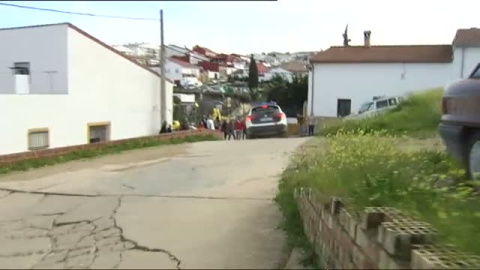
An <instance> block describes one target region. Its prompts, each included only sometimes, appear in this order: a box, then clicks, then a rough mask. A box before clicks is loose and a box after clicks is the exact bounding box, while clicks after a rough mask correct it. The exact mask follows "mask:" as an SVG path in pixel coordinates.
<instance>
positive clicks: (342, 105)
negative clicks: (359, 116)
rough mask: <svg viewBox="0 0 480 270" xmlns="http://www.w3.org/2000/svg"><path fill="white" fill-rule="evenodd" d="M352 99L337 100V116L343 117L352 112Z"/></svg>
mask: <svg viewBox="0 0 480 270" xmlns="http://www.w3.org/2000/svg"><path fill="white" fill-rule="evenodd" d="M351 108H352V101H351V100H350V99H338V100H337V117H344V116H347V115H350V114H351V113H352V110H351Z"/></svg>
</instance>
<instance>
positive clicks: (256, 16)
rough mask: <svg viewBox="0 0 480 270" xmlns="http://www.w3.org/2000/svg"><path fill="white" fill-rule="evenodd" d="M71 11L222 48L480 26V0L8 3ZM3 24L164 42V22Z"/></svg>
mask: <svg viewBox="0 0 480 270" xmlns="http://www.w3.org/2000/svg"><path fill="white" fill-rule="evenodd" d="M8 3H14V4H21V5H28V6H35V7H42V8H54V9H62V10H67V11H76V12H86V13H95V14H105V15H114V16H128V17H145V18H158V17H159V9H163V10H164V17H165V26H164V27H165V43H166V44H176V45H180V46H188V47H192V46H194V45H201V46H205V47H208V48H210V49H212V50H214V51H216V52H224V53H242V54H247V53H251V52H257V53H260V52H269V51H279V52H295V51H318V50H320V49H326V48H328V47H330V46H333V45H341V44H342V33H343V31H344V28H345V25H346V24H347V23H348V24H349V35H350V38H351V39H352V43H351V44H352V45H356V44H358V45H360V44H362V43H363V31H364V30H371V31H372V36H371V39H372V45H393V44H450V43H451V41H452V40H453V38H454V35H455V31H456V30H457V29H458V28H471V27H480V20H479V17H478V11H479V10H480V1H479V0H458V1H447V0H436V1H435V0H401V1H393V0H361V1H360V0H278V1H276V2H260V1H252V2H216V1H212V2H184V1H169V2H158V1H155V2H154V1H151V2H140V1H135V2H134V1H132V2H127V1H124V2H94V1H92V2H80V1H78V2H77V1H71V2H53V1H52V2H48V1H45V2H36V1H31V2H22V1H15V2H8ZM0 18H1V19H0V27H2V28H3V27H16V26H25V25H36V24H48V23H59V22H70V23H73V24H74V25H76V26H78V27H79V28H81V29H83V30H84V31H86V32H88V33H90V34H91V35H93V36H95V37H97V38H98V39H100V40H102V41H104V42H106V43H108V44H111V45H112V44H123V43H128V42H153V43H157V44H158V43H159V35H160V34H159V32H160V31H159V29H160V27H159V23H158V22H156V21H130V20H118V19H105V18H95V17H88V16H78V15H65V14H57V13H51V12H43V11H32V10H25V9H20V8H13V7H5V6H0Z"/></svg>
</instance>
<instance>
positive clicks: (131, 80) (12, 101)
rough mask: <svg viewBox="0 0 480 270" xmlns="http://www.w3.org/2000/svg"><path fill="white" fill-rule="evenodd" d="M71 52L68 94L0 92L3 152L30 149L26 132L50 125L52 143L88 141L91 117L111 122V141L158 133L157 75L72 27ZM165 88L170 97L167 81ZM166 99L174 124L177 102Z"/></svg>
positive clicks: (46, 28)
mask: <svg viewBox="0 0 480 270" xmlns="http://www.w3.org/2000/svg"><path fill="white" fill-rule="evenodd" d="M64 27H67V26H66V25H65V26H64ZM42 28H43V29H44V30H46V32H49V31H48V30H49V29H48V27H42ZM39 29H40V28H39ZM0 32H1V31H0ZM65 32H67V28H65ZM64 36H65V39H66V37H67V35H64ZM55 38H56V37H55ZM24 39H26V37H24ZM44 39H45V38H40V39H39V40H44ZM64 43H66V41H65V42H64ZM38 54H42V51H40V52H38ZM32 55H34V54H33V52H32ZM67 55H68V77H69V82H68V89H69V94H68V95H0V120H1V121H2V123H3V124H4V126H5V127H8V129H5V130H4V132H2V133H1V140H0V154H9V153H17V152H23V151H27V150H28V142H27V131H28V129H33V128H48V129H49V132H50V147H51V148H54V147H63V146H70V145H78V144H85V143H88V136H87V131H88V128H87V124H88V123H92V122H110V123H111V130H110V134H111V136H110V139H111V140H117V139H126V138H132V137H140V136H146V135H153V134H157V133H158V132H159V130H160V110H159V104H160V96H159V83H160V79H159V77H158V76H156V75H154V74H153V73H151V72H150V71H148V70H145V69H143V68H141V67H139V66H137V65H135V64H134V63H132V62H130V61H129V60H127V59H125V58H123V57H121V56H119V55H118V54H116V53H114V52H112V51H110V50H108V49H107V48H105V47H103V46H102V45H100V44H98V43H96V42H95V41H93V40H91V39H89V38H87V37H85V36H83V35H82V34H80V33H78V32H77V31H76V30H74V29H68V51H66V52H65V56H67ZM65 59H66V57H65ZM26 60H28V59H26ZM167 93H168V96H169V99H170V100H171V99H172V96H173V86H172V84H171V83H169V82H167ZM167 104H168V106H169V108H168V112H167V117H168V121H169V122H170V123H171V122H172V114H173V110H172V109H173V104H172V101H169V100H167ZM12 116H14V117H12Z"/></svg>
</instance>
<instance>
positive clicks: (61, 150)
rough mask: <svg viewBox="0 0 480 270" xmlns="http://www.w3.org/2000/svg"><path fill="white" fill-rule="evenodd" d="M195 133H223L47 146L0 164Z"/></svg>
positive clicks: (4, 159)
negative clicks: (56, 146)
mask: <svg viewBox="0 0 480 270" xmlns="http://www.w3.org/2000/svg"><path fill="white" fill-rule="evenodd" d="M196 135H213V136H215V137H218V138H219V139H220V138H221V139H223V134H222V133H220V132H218V131H211V130H189V131H180V132H172V133H164V134H159V135H155V136H146V137H137V138H130V139H124V140H115V141H107V142H100V143H93V144H81V145H73V146H68V147H58V148H49V149H43V150H37V151H28V152H22V153H15V154H9V155H0V166H1V165H6V164H11V163H15V162H19V161H24V160H29V159H37V158H45V157H54V156H61V155H65V154H68V153H72V152H75V151H78V150H89V149H101V148H105V147H107V146H112V145H120V144H125V143H129V142H134V141H139V140H158V141H165V140H169V139H172V138H185V137H190V136H196Z"/></svg>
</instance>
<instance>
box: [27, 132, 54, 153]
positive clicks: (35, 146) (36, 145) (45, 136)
mask: <svg viewBox="0 0 480 270" xmlns="http://www.w3.org/2000/svg"><path fill="white" fill-rule="evenodd" d="M49 146H50V143H49V132H48V128H36V129H30V130H28V150H40V149H45V148H48V147H49Z"/></svg>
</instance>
